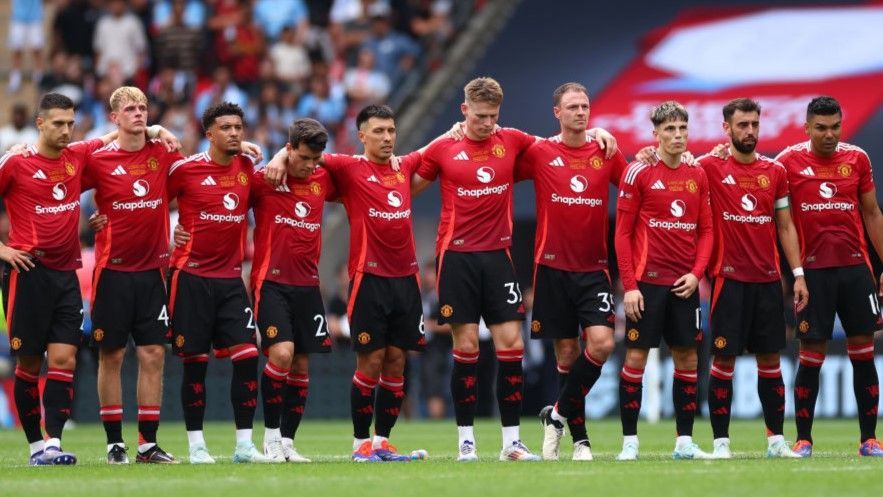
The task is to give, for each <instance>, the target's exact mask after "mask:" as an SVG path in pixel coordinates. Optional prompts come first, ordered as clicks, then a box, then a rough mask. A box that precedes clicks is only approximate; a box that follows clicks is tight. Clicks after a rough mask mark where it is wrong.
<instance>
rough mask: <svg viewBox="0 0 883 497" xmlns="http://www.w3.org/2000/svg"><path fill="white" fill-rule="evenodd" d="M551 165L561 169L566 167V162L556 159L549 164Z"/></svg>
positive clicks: (559, 158)
mask: <svg viewBox="0 0 883 497" xmlns="http://www.w3.org/2000/svg"><path fill="white" fill-rule="evenodd" d="M549 165H550V166H559V167H561V166H564V161H563V160H562V159H561V157H555V159H553V160H552V162H550V163H549Z"/></svg>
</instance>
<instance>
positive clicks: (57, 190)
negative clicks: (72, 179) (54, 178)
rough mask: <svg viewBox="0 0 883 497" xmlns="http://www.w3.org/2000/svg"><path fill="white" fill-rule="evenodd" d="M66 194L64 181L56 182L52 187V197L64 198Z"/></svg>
mask: <svg viewBox="0 0 883 497" xmlns="http://www.w3.org/2000/svg"><path fill="white" fill-rule="evenodd" d="M66 196H67V187H66V186H64V183H56V184H55V186H53V187H52V198H54V199H55V200H64V197H66Z"/></svg>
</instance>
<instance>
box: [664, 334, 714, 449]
mask: <svg viewBox="0 0 883 497" xmlns="http://www.w3.org/2000/svg"><path fill="white" fill-rule="evenodd" d="M671 357H672V360H673V361H674V366H675V371H674V379H673V383H672V400H673V401H674V407H675V422H676V425H677V435H678V436H677V439H676V440H675V449H674V452H673V453H672V457H674V458H675V459H711V454H709V453H707V452H704V451H702V450H701V449H700V448H699V446H698V445H696V444H695V443H694V442H693V421H694V420H695V418H696V411H697V410H698V407H699V406H698V404H697V402H696V393H697V390H698V387H697V380H698V374H697V368H698V366H699V357H698V356H697V354H696V347H672V348H671Z"/></svg>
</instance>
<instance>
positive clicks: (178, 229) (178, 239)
mask: <svg viewBox="0 0 883 497" xmlns="http://www.w3.org/2000/svg"><path fill="white" fill-rule="evenodd" d="M174 238H175V246H176V247H183V246H184V245H187V242H189V241H190V233H188V232H187V230H185V229H184V227H183V226H181V225H180V224H176V225H175V235H174Z"/></svg>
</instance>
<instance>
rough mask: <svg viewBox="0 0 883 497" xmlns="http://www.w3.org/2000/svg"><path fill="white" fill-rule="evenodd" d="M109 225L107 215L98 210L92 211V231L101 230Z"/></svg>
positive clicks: (90, 222)
mask: <svg viewBox="0 0 883 497" xmlns="http://www.w3.org/2000/svg"><path fill="white" fill-rule="evenodd" d="M106 225H107V215H106V214H99V213H98V211H95V212H94V213H92V215H91V216H89V227H90V228H92V231H96V232H97V231H101V230H103V229H104V227H105V226H106Z"/></svg>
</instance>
